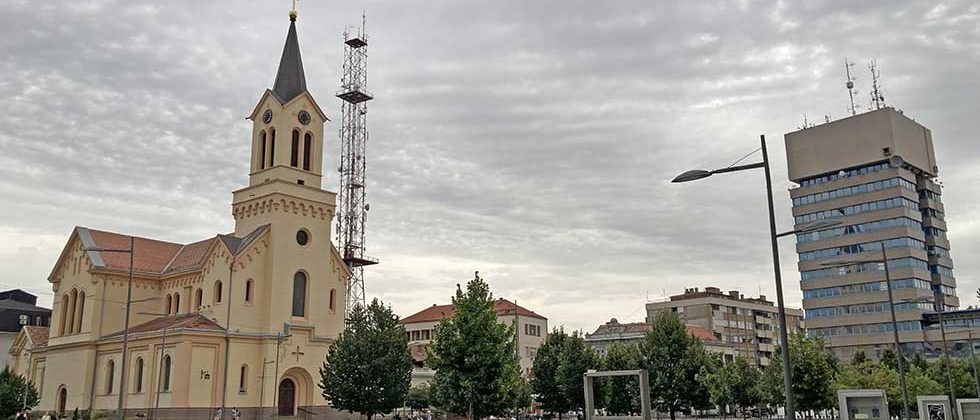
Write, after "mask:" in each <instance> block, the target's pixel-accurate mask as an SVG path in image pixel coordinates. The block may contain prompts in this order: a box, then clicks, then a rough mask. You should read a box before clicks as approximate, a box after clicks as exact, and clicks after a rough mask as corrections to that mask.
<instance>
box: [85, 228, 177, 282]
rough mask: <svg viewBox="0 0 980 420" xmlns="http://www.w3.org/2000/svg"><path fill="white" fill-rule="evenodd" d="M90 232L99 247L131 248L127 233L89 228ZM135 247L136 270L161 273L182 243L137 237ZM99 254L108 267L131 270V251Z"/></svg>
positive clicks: (134, 265)
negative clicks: (121, 233)
mask: <svg viewBox="0 0 980 420" xmlns="http://www.w3.org/2000/svg"><path fill="white" fill-rule="evenodd" d="M89 233H90V234H91V236H92V240H93V241H94V242H95V246H96V247H98V248H105V249H121V250H122V249H124V250H128V249H129V245H130V240H129V238H130V237H129V236H127V235H120V234H118V233H112V232H105V231H101V230H93V229H89ZM133 248H134V249H135V254H134V256H133V267H134V269H135V271H139V272H143V273H147V272H149V273H160V272H162V271H163V269H164V268H165V267H166V266H167V264H168V263H170V261H171V260H173V259H174V257H175V256H176V255H177V253H178V252H180V248H181V245H180V244H175V243H171V242H164V241H158V240H156V239H147V238H136V239H135V243H134V244H133ZM98 254H99V255H100V256H101V257H102V261H103V262H104V266H105V267H106V268H110V269H115V270H129V253H123V252H98Z"/></svg>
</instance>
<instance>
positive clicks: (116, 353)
mask: <svg viewBox="0 0 980 420" xmlns="http://www.w3.org/2000/svg"><path fill="white" fill-rule="evenodd" d="M290 21H291V22H290V26H289V32H288V35H287V38H286V43H285V48H284V50H283V53H282V58H281V61H280V64H279V70H278V74H277V76H276V81H275V85H274V87H273V88H272V89H269V90H267V91H266V92H265V94H264V95H263V96H262V98H261V99H260V101H259V103H258V104H257V105H256V106H255V108H254V110H253V111H252V113H251V121H252V124H253V130H252V139H251V142H250V143H251V148H252V153H251V162H250V168H251V171H250V175H249V185H248V186H247V187H245V188H242V189H240V190H237V191H234V193H233V201H232V214H233V216H234V219H235V231H234V233H232V234H227V235H216V236H214V237H212V238H208V239H204V240H202V241H199V242H194V243H189V244H178V243H172V242H166V241H161V240H154V239H147V238H131V237H130V236H128V235H123V234H118V233H111V232H105V231H100V230H95V229H88V228H84V227H77V228H75V229H74V230H73V231H72V232H71V235H70V237H69V238H68V241H67V244H66V245H65V247H64V250H63V251H62V253H61V256H60V258H59V259H58V261H57V262H56V264H55V265H54V268H53V269H52V271H51V274H50V276H49V281H50V283H51V288H52V290H53V291H54V294H55V301H54V307H53V313H52V322H51V327H50V329H47V330H46V329H44V328H41V327H31V328H28V329H24V330H23V331H22V332H21V333H20V335H19V336H18V337H17V339H16V340H15V342H14V344H13V347H12V348H11V349H10V352H11V355H12V357H13V367H14V369H16V371H17V372H18V373H21V374H23V375H25V376H27V377H28V378H29V379H30V380H31V381H33V383H34V384H35V385H36V387H37V388H38V391H39V392H40V394H41V403H40V405H39V406H38V407H37V408H36V409H35V411H38V410H41V411H57V412H68V413H70V412H72V411H74V410H75V409H76V408H77V409H78V410H79V411H80V412H90V411H100V410H115V409H116V406H117V403H118V401H119V395H120V393H121V392H122V393H123V394H124V398H123V399H124V404H125V407H126V410H127V415H130V416H136V415H138V414H140V413H143V414H146V415H148V416H155V417H156V418H210V416H211V415H213V412H214V411H215V410H216V408H217V407H222V406H224V407H226V411H225V414H226V415H225V418H229V416H228V414H229V411H230V410H231V408H233V407H235V408H238V410H240V411H241V412H242V413H243V418H246V419H248V418H258V416H259V415H260V411H261V413H262V414H263V415H264V416H271V415H273V414H274V413H278V414H279V415H280V416H297V417H310V416H311V415H315V416H316V418H339V417H347V415H346V414H341V413H338V412H336V411H335V410H333V409H329V408H327V402H326V401H325V400H324V398H323V397H322V396H321V390H320V389H319V387H318V385H317V384H318V383H319V368H320V367H321V366H322V363H323V361H324V358H325V356H326V353H327V349H328V348H329V346H330V345H331V344H332V343H333V342H334V340H335V339H336V337H337V335H338V334H339V333H340V332H341V331H342V330H343V327H344V309H345V308H344V302H345V293H346V292H345V291H346V284H345V282H346V279H347V278H348V276H349V271H348V269H347V267H346V266H345V264H344V262H343V261H342V260H341V257H340V255H339V253H338V252H337V250H336V248H335V247H334V245H333V244H332V242H331V236H332V235H331V224H332V220H333V217H334V212H335V197H336V196H335V194H334V193H332V192H328V191H325V190H323V189H322V188H321V183H322V179H323V176H322V168H323V161H322V159H323V140H324V130H323V128H324V124H325V123H326V122H327V121H328V120H327V117H326V115H325V114H324V112H323V111H322V110H321V109H320V107H319V106H318V105H317V103H316V102H315V101H314V99H313V97H312V96H311V95H310V94H309V92H308V91H307V90H306V81H305V75H304V72H303V66H302V60H301V58H300V51H299V43H298V39H297V36H296V23H295V14H293V15H291V19H290ZM131 241H132V242H131ZM131 244H132V248H133V249H134V252H133V253H132V254H130V253H128V252H120V251H128V250H129V249H130V246H131ZM131 255H132V257H133V258H132V261H133V264H132V268H133V280H132V285H131V286H132V298H131V299H132V302H133V303H132V310H131V312H130V317H131V318H130V329H129V331H130V333H129V344H128V352H127V357H126V361H125V365H126V366H125V375H123V373H124V372H123V370H124V369H123V360H122V359H123V357H122V356H123V334H122V331H123V329H124V320H125V315H126V313H125V308H126V301H127V289H128V285H129V282H128V278H129V277H128V276H129V271H130V256H131ZM39 328H40V329H39ZM157 407H159V409H157Z"/></svg>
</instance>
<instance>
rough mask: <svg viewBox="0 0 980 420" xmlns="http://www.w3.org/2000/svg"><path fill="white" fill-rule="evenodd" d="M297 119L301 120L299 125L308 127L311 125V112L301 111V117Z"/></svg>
mask: <svg viewBox="0 0 980 420" xmlns="http://www.w3.org/2000/svg"><path fill="white" fill-rule="evenodd" d="M297 118H299V123H300V124H303V125H307V124H309V123H310V113H309V112H306V111H300V112H299V115H298V116H297Z"/></svg>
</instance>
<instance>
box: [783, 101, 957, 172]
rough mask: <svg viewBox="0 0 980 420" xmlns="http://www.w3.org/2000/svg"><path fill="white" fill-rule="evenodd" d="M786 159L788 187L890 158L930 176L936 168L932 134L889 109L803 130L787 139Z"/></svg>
mask: <svg viewBox="0 0 980 420" xmlns="http://www.w3.org/2000/svg"><path fill="white" fill-rule="evenodd" d="M785 140H786V159H787V163H788V170H789V179H790V180H791V181H793V182H797V183H800V182H801V181H803V180H805V179H808V178H812V177H818V176H821V175H829V174H836V173H838V172H840V171H841V170H842V169H846V168H853V167H860V166H864V165H867V164H869V163H872V162H879V161H880V162H887V161H889V160H890V159H891V158H892V157H894V156H900V157H901V158H902V160H903V161H904V162H905V163H907V164H909V165H911V166H914V167H915V168H918V169H919V170H921V171H923V172H924V173H926V174H927V175H929V176H931V177H935V176H936V175H938V172H939V167H938V165H937V164H936V156H935V152H934V151H933V146H932V132H931V131H930V130H929V129H928V128H925V127H923V126H922V125H920V124H919V123H917V122H915V121H914V120H912V119H911V118H909V117H906V116H905V115H904V114H903V113H902V112H901V111H899V110H896V109H894V108H882V109H878V110H875V111H871V112H866V113H864V114H859V115H855V116H852V117H848V118H844V119H841V120H837V121H834V122H832V123H829V124H824V125H818V126H815V127H808V128H805V129H803V130H799V131H794V132H791V133H788V134H786V136H785Z"/></svg>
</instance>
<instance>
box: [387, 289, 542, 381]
mask: <svg viewBox="0 0 980 420" xmlns="http://www.w3.org/2000/svg"><path fill="white" fill-rule="evenodd" d="M493 310H494V312H495V313H496V314H497V322H499V323H501V324H505V325H513V326H514V329H515V339H516V342H517V343H516V344H517V345H516V347H517V348H516V349H515V351H516V352H518V353H519V356H520V359H521V374H522V375H524V376H525V377H528V376H529V375H530V373H531V366H532V365H533V364H534V356H535V355H536V354H537V352H538V349H539V348H541V345H543V344H544V340H545V339H546V338H547V336H548V318H545V317H544V316H542V315H540V314H538V313H535V312H534V311H532V310H529V309H527V308H525V307H523V306H520V305H517V304H516V303H514V302H511V301H509V300H507V299H497V300H496V301H495V302H494V304H493ZM453 311H454V308H453V305H432V306H430V307H428V308H425V309H423V310H421V311H419V312H416V313H414V314H412V315H409V316H407V317H405V318H402V320H401V324H402V325H403V326H404V327H405V332H406V334H408V348H409V350H410V351H411V353H412V359H413V360H414V362H415V368H414V369H413V370H412V383H413V384H416V383H420V382H430V381H431V380H432V377H433V375H435V371H434V370H432V369H430V368H429V367H428V366H426V364H425V359H426V356H427V355H428V349H429V348H430V347H431V346H432V342H433V340H434V339H435V329H436V325H438V324H439V321H441V320H442V319H443V318H450V317H452V316H453Z"/></svg>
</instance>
